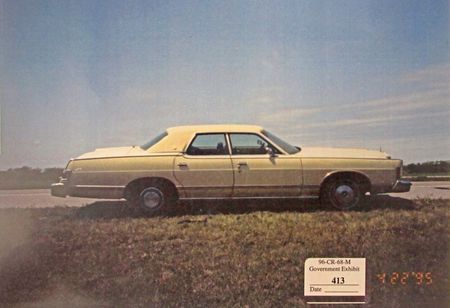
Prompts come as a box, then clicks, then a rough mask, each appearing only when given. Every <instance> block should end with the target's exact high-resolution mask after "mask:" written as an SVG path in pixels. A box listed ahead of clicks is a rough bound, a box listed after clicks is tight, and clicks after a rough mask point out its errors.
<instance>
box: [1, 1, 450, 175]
mask: <svg viewBox="0 0 450 308" xmlns="http://www.w3.org/2000/svg"><path fill="white" fill-rule="evenodd" d="M448 15H449V4H448V1H441V0H434V1H424V0H422V1H399V0H393V1H380V0H377V1H360V0H358V1H332V0H331V1H18V0H14V1H12V0H11V1H7V0H0V72H1V74H0V103H1V112H2V155H0V169H6V168H10V167H17V166H22V165H29V166H35V167H48V166H63V165H64V164H65V163H66V161H67V160H68V159H69V158H70V157H74V156H78V155H79V154H81V153H83V152H86V151H90V150H93V149H94V148H97V147H104V146H121V145H131V144H141V143H144V142H145V141H147V140H148V139H150V138H152V137H153V136H154V135H156V134H158V133H159V132H160V131H162V130H163V129H165V128H166V127H168V126H174V125H183V124H194V123H251V124H260V125H263V126H265V127H266V128H268V129H269V130H271V131H273V132H275V133H277V134H278V135H280V136H283V137H285V139H287V140H289V141H291V142H292V143H295V144H297V145H300V146H340V147H365V148H371V149H379V148H380V147H381V148H382V149H383V150H384V151H387V152H389V153H391V154H392V156H394V157H400V158H404V159H405V161H407V162H417V161H426V160H438V159H450V155H449V152H450V140H449V137H448V136H449V133H448V132H449V131H450V121H449V119H450V104H449V97H450V89H449V88H450V87H449V84H450V64H449V45H448V44H449V16H448Z"/></svg>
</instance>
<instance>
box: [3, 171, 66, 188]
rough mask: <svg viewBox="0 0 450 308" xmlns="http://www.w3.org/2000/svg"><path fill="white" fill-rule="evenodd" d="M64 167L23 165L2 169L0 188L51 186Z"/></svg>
mask: <svg viewBox="0 0 450 308" xmlns="http://www.w3.org/2000/svg"><path fill="white" fill-rule="evenodd" d="M62 171H63V168H46V169H43V170H42V169H40V168H30V167H21V168H14V169H8V170H3V171H0V189H30V188H34V189H38V188H49V187H50V185H51V184H52V183H55V182H57V181H58V178H59V177H60V176H61V175H62Z"/></svg>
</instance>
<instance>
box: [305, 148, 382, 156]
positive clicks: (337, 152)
mask: <svg viewBox="0 0 450 308" xmlns="http://www.w3.org/2000/svg"><path fill="white" fill-rule="evenodd" d="M298 155H299V156H302V157H326V158H375V159H383V158H384V159H386V158H390V156H389V155H388V154H387V153H385V152H379V151H372V150H366V149H353V148H319V147H317V148H315V147H314V148H308V147H305V148H302V150H301V151H300V152H299V153H298Z"/></svg>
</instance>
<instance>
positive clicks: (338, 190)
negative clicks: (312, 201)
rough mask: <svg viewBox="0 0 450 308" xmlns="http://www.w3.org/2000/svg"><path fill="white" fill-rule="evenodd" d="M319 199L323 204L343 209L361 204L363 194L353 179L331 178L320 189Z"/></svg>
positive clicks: (353, 207)
mask: <svg viewBox="0 0 450 308" xmlns="http://www.w3.org/2000/svg"><path fill="white" fill-rule="evenodd" d="M320 199H321V202H322V204H323V205H325V206H330V205H331V206H332V207H334V208H336V209H339V210H342V211H345V210H350V209H355V208H358V207H360V206H361V205H362V203H363V199H364V194H363V193H362V190H361V188H360V186H359V185H358V183H357V182H356V181H355V180H353V179H348V178H342V179H339V178H338V179H333V180H330V181H329V182H328V183H325V186H324V187H323V189H322V192H321V195H320Z"/></svg>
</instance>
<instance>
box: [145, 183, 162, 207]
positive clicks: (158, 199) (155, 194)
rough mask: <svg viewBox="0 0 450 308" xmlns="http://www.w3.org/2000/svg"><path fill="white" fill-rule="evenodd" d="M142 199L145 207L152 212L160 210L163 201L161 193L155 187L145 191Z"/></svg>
mask: <svg viewBox="0 0 450 308" xmlns="http://www.w3.org/2000/svg"><path fill="white" fill-rule="evenodd" d="M141 198H142V204H143V206H144V207H146V208H148V209H150V210H154V209H156V208H158V207H159V206H160V205H161V203H162V201H163V195H162V193H161V191H160V190H159V189H157V188H154V187H151V188H147V189H145V190H144V191H143V192H142V194H141Z"/></svg>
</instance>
